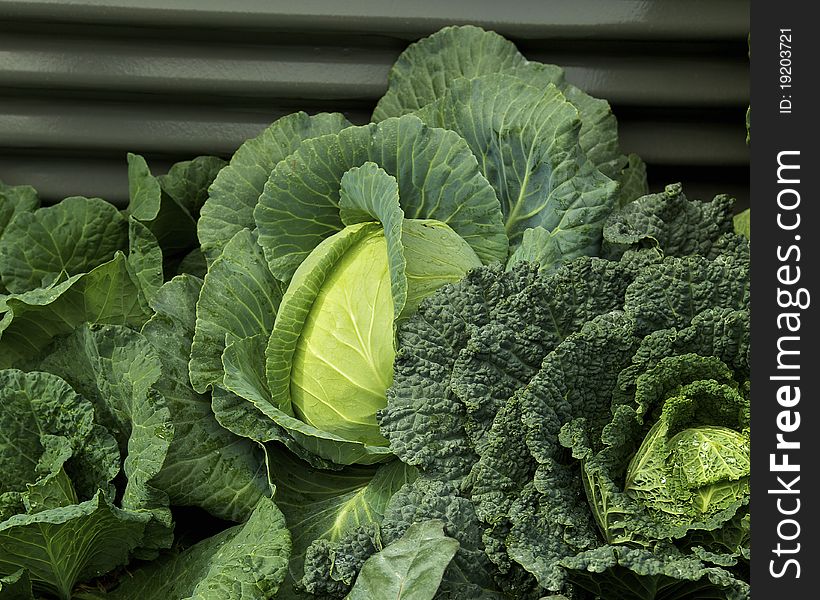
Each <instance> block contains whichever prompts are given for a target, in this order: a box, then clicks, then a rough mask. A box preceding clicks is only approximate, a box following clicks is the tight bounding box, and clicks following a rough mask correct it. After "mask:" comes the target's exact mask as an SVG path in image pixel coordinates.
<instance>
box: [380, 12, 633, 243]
mask: <svg viewBox="0 0 820 600" xmlns="http://www.w3.org/2000/svg"><path fill="white" fill-rule="evenodd" d="M484 76H486V79H487V80H488V81H493V80H498V81H500V80H501V79H502V78H503V77H515V78H516V79H518V80H520V81H521V82H524V83H526V84H529V85H532V86H534V87H536V88H538V89H540V90H543V89H545V88H547V87H548V86H549V85H550V84H552V85H554V86H556V87H557V88H558V89H559V90H561V91H562V92H563V94H564V96H566V98H567V100H569V102H571V103H572V104H573V106H575V108H576V109H577V111H578V113H579V116H580V121H581V128H580V131H579V132H578V133H579V134H580V135H579V137H577V139H576V142H575V143H576V144H578V145H579V146H580V150H581V151H582V153H583V154H584V155H586V157H588V158H589V160H590V161H591V163H592V165H593V166H594V168H596V169H599V170H600V172H601V173H602V174H603V175H605V176H606V177H609V178H610V179H613V180H615V181H618V182H620V183H621V191H620V193H619V194H618V198H617V202H618V203H619V204H625V203H626V202H629V201H631V200H633V199H635V198H637V197H639V196H641V195H643V194H645V193H647V188H646V172H645V167H644V165H643V163H642V162H641V160H640V159H639V158H638V157H637V156H635V155H631V156H629V157H627V156H624V155H622V154H621V153H620V150H619V148H618V133H617V122H616V120H615V117H614V116H613V115H612V112H611V110H610V107H609V104H608V103H607V102H606V101H605V100H599V99H597V98H592V97H591V96H589V95H588V94H586V93H584V92H583V91H581V90H579V89H578V88H576V87H575V86H573V85H570V84H568V83H567V82H566V81H564V77H563V70H562V69H561V68H560V67H557V66H555V65H545V64H541V63H537V62H530V61H528V60H526V59H525V58H524V56H523V55H521V54H520V53H519V52H518V50H517V49H516V48H515V46H514V45H513V44H512V43H511V42H509V41H507V40H505V39H504V38H503V37H501V36H500V35H498V34H497V33H495V32H492V31H484V30H483V29H481V28H479V27H474V26H471V25H466V26H457V27H446V28H444V29H442V30H440V31H438V32H436V33H434V34H433V35H431V36H429V37H427V38H424V39H422V40H420V41H418V42H416V43H414V44H411V45H410V46H409V47H408V48H407V49H406V50H405V51H404V52H403V53H402V54H401V55H400V56H399V58H398V60H397V61H396V63H395V64H394V66H393V68H392V69H391V71H390V74H389V76H388V90H387V92H386V93H385V95H384V97H383V98H382V99H381V100H380V101H379V103H378V105H377V106H376V110H375V111H374V112H373V121H376V122H379V121H382V120H384V119H386V118H389V117H395V116H400V115H403V114H407V113H413V112H420V113H421V114H424V112H425V109H426V108H428V107H429V105H431V104H434V103H436V102H438V101H440V100H441V99H442V98H444V97H446V96H448V95H450V94H451V93H452V90H453V88H456V87H459V86H464V85H466V84H465V80H475V79H477V78H482V77H484ZM516 97H517V96H516V94H515V93H512V92H510V93H507V92H506V91H505V90H502V91H501V94H499V95H498V98H504V99H505V100H507V101H509V100H510V99H512V101H513V103H515V99H516ZM461 102H462V105H463V106H469V107H470V110H464V111H461V112H462V115H463V116H465V117H467V118H469V116H470V114H471V113H473V112H474V111H478V112H481V111H482V108H481V107H482V105H483V104H484V105H485V99H484V98H483V97H482V96H481V95H476V96H474V97H469V96H463V97H462V100H461ZM505 104H506V102H505ZM527 121H529V115H526V116H525V119H524V120H523V121H522V120H515V119H508V120H496V121H495V122H493V123H492V124H491V129H489V130H488V131H487V132H486V133H487V134H490V133H492V132H494V133H495V134H499V138H501V134H503V133H504V132H511V131H512V132H516V131H517V130H522V129H524V128H525V127H526V126H527ZM450 126H451V125H447V127H450ZM456 129H457V130H459V129H458V128H456ZM474 151H475V148H474ZM480 154H481V153H480V152H477V155H480ZM483 172H484V173H485V175H486V176H487V178H488V179H489V180H490V181H491V183H493V185H494V186H496V188H497V189H498V185H499V183H500V182H499V181H496V180H495V179H494V178H493V177H492V176H491V175H490V174H489V172H488V171H483ZM586 175H589V173H588V172H586V171H585V172H582V173H581V177H580V178H578V181H581V180H582V178H583V176H586ZM502 185H503V184H502ZM499 197H501V196H499ZM614 201H615V200H613V202H614ZM502 203H503V201H502ZM597 235H598V236H600V229H599V228H598V232H597Z"/></svg>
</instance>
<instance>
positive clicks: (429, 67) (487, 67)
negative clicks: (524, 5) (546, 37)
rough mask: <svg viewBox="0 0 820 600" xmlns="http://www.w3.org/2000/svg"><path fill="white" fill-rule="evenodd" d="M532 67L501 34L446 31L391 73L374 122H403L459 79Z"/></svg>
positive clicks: (409, 53) (407, 54) (414, 49)
mask: <svg viewBox="0 0 820 600" xmlns="http://www.w3.org/2000/svg"><path fill="white" fill-rule="evenodd" d="M526 63H527V60H526V59H525V58H524V57H523V56H522V55H521V53H520V52H518V50H517V49H516V48H515V46H514V45H513V44H512V42H510V41H508V40H506V39H504V38H503V37H501V36H500V35H498V34H497V33H495V32H492V31H484V30H483V29H481V28H479V27H472V26H465V27H446V28H444V29H442V30H441V31H438V32H437V33H434V34H433V35H431V36H430V37H427V38H425V39H423V40H421V41H419V42H416V43H415V44H411V45H410V47H408V48H407V50H405V51H404V52H402V53H401V55H400V56H399V58H398V60H397V61H396V62H395V64H394V65H393V67H392V68H391V69H390V74H389V75H388V89H387V93H386V94H385V95H384V96H383V97H382V98H381V99H380V100H379V103H378V104H377V105H376V110H375V111H373V121H374V122H379V121H383V120H385V119H387V118H390V117H400V116H402V115H405V114H408V113H411V112H414V111H416V110H418V109H420V108H422V107H424V106H426V105H428V104H430V103H431V102H433V101H434V100H436V99H437V98H440V97H441V96H443V95H444V94H445V93H446V91H447V89H448V87H449V85H450V84H451V83H452V82H453V81H454V80H456V79H458V78H459V77H464V78H467V79H471V78H473V77H478V76H480V75H486V74H487V73H499V72H502V71H506V70H509V69H514V68H515V67H519V66H522V65H524V64H526ZM556 69H557V68H556ZM556 77H560V69H557V72H556Z"/></svg>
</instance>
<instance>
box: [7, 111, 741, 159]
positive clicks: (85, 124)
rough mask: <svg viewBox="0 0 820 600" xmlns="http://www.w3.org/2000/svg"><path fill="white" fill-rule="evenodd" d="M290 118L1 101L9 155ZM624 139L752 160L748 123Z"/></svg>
mask: <svg viewBox="0 0 820 600" xmlns="http://www.w3.org/2000/svg"><path fill="white" fill-rule="evenodd" d="M328 108H331V106H328ZM333 108H336V109H337V110H340V111H341V112H344V113H345V114H346V115H347V117H348V118H349V119H350V120H351V121H354V122H358V123H363V122H366V121H367V120H368V116H369V111H360V110H359V111H357V110H355V109H352V110H344V108H345V107H344V106H338V105H333ZM289 112H292V109H285V110H281V107H276V108H274V109H271V110H265V111H250V110H243V111H237V110H230V109H226V108H224V107H208V106H190V105H184V104H181V105H170V104H161V105H158V106H157V105H152V104H149V103H120V102H107V103H103V102H93V103H88V102H86V101H83V100H68V99H61V100H60V101H59V102H55V101H53V100H46V99H37V100H33V99H31V98H25V99H8V98H7V99H5V100H2V101H0V140H3V145H4V146H6V147H9V148H43V149H47V148H51V149H61V150H69V149H71V150H76V151H80V152H100V151H114V152H117V151H118V152H124V151H127V150H132V151H139V152H165V153H173V154H196V153H206V154H230V153H232V152H233V151H234V150H235V149H236V148H237V147H238V146H239V145H240V144H241V143H242V142H243V141H244V140H246V139H247V138H249V137H253V136H255V135H257V134H258V133H259V132H260V131H261V130H262V129H263V128H264V127H265V126H267V125H268V124H270V123H271V122H272V121H274V120H276V119H277V118H279V117H280V116H282V115H283V114H287V113H289ZM619 132H620V138H621V145H622V147H623V148H624V149H626V150H628V151H630V152H636V153H638V154H639V155H640V156H641V157H643V159H644V160H646V161H647V162H657V163H661V164H713V163H721V162H723V163H727V164H742V163H746V162H748V160H749V156H748V150H747V148H746V145H745V144H744V136H745V133H744V130H743V126H742V124H741V123H740V122H739V123H737V124H735V123H723V122H711V123H709V122H686V123H678V122H674V121H673V122H669V121H661V120H658V121H649V120H645V119H644V120H640V121H630V120H625V119H623V118H622V119H621V121H620V124H619ZM0 168H1V167H0Z"/></svg>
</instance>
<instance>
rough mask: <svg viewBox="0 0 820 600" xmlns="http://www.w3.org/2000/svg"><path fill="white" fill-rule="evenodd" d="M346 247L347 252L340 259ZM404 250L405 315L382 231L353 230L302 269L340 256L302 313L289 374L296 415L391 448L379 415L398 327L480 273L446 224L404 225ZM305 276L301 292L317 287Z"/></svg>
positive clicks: (389, 379) (421, 222)
mask: <svg viewBox="0 0 820 600" xmlns="http://www.w3.org/2000/svg"><path fill="white" fill-rule="evenodd" d="M351 240H352V242H351ZM340 244H341V245H347V246H348V247H347V248H346V249H344V251H342V252H340V251H339V248H338V246H339V245H340ZM401 246H402V250H403V255H404V260H405V271H404V274H405V277H406V281H407V288H406V300H405V303H404V306H403V307H400V308H399V307H396V306H395V303H394V293H393V291H394V290H393V289H392V286H391V268H390V261H389V260H388V241H387V239H386V237H385V234H384V230H383V228H382V227H381V226H380V224H377V223H365V224H357V225H351V226H349V227H346V228H345V230H343V231H342V232H339V233H338V234H336V235H334V236H332V237H331V238H328V240H326V242H325V243H322V244H320V245H319V246H318V247H317V248H316V249H315V250H314V253H315V254H318V255H319V256H317V257H314V256H311V257H308V258H307V259H306V260H305V262H304V263H303V265H304V266H305V268H306V269H310V268H311V266H312V265H314V264H315V263H316V262H318V261H319V260H321V257H326V256H327V254H328V253H333V254H338V255H339V256H338V259H337V260H336V261H335V262H334V264H333V266H332V268H331V269H330V270H329V274H328V276H327V277H326V278H325V280H324V281H323V282H322V283H321V285H320V286H319V288H318V290H316V294H315V298H314V299H313V301H312V303H310V305H309V306H307V305H306V306H304V308H303V309H304V310H305V311H306V313H307V315H306V317H305V319H304V324H303V326H302V329H301V333H300V335H299V339H298V341H297V343H296V348H295V351H294V354H293V362H292V367H291V372H290V398H291V404H292V407H293V411H294V413H295V415H296V416H298V417H299V418H300V419H301V420H303V421H304V422H306V423H308V424H310V425H312V426H313V427H315V428H317V429H320V430H322V431H326V432H328V433H331V434H333V435H336V436H339V437H342V438H345V439H348V440H356V441H360V442H363V443H365V444H371V445H387V440H386V439H385V438H384V437H383V436H382V435H381V433H380V432H379V427H378V425H377V423H376V411H377V410H379V409H381V408H384V406H385V405H386V404H387V399H386V391H387V388H388V387H390V385H391V384H392V383H393V358H394V356H395V346H394V337H395V336H394V329H395V328H394V323H395V322H396V320H397V319H401V318H404V317H406V316H408V315H409V314H412V312H414V311H415V309H416V307H417V306H418V304H419V302H420V301H421V300H422V299H423V298H424V297H425V296H427V295H429V294H430V293H432V292H433V291H434V290H435V289H437V288H438V287H440V286H442V285H444V284H445V283H448V282H452V281H457V280H459V279H461V278H462V277H463V276H464V275H465V274H466V272H467V271H468V270H469V269H471V268H473V267H477V266H480V265H481V261H480V260H479V258H478V257H477V256H476V254H475V252H474V251H473V249H472V248H471V247H470V246H469V245H468V244H467V243H466V242H465V241H464V240H463V239H462V238H461V237H459V235H458V234H456V233H455V232H454V231H453V230H452V229H450V228H449V227H448V226H447V225H446V224H444V223H441V222H439V221H433V220H411V219H405V220H404V222H403V224H402V233H401ZM300 275H301V273H299V271H298V270H297V274H296V275H295V276H294V280H293V281H294V282H296V284H297V285H299V284H300V283H301V284H304V285H312V281H311V280H310V279H309V278H308V277H300ZM291 286H293V283H292V284H291ZM294 293H298V291H297V290H294Z"/></svg>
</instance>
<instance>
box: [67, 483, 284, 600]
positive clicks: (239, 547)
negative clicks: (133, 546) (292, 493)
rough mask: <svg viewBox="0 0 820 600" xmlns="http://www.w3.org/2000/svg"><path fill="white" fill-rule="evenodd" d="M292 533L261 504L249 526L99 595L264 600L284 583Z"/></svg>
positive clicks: (141, 599) (132, 599) (121, 599)
mask: <svg viewBox="0 0 820 600" xmlns="http://www.w3.org/2000/svg"><path fill="white" fill-rule="evenodd" d="M290 552H291V540H290V532H289V531H288V529H287V527H286V526H285V519H284V517H283V516H282V513H281V511H280V510H279V509H278V508H277V507H276V505H275V504H274V503H273V501H272V500H269V499H267V498H262V499H261V500H259V503H258V504H257V506H256V508H255V509H254V511H253V512H252V513H251V515H250V517H249V518H248V520H247V522H246V523H244V524H243V525H237V526H236V527H232V528H230V529H226V530H225V531H222V532H221V533H218V534H216V535H215V536H213V537H211V538H208V539H205V540H203V541H201V542H199V543H198V544H195V545H194V546H192V547H190V548H188V549H187V550H185V551H183V552H180V553H179V554H171V555H168V556H163V557H160V558H159V559H157V560H155V561H153V562H151V563H148V564H146V565H145V566H144V567H142V568H140V569H138V570H136V571H134V572H132V573H129V574H127V575H126V576H125V577H124V578H123V580H122V581H121V582H120V584H119V586H118V587H117V588H116V589H115V590H113V591H112V592H110V593H108V594H105V595H104V596H103V595H95V594H93V593H92V594H83V595H81V596H80V597H81V598H110V599H111V600H168V599H170V598H175V599H180V600H268V598H273V597H275V596H276V593H277V591H278V589H279V587H280V585H281V583H282V581H283V580H284V578H285V575H286V572H287V565H288V559H289V558H290Z"/></svg>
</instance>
